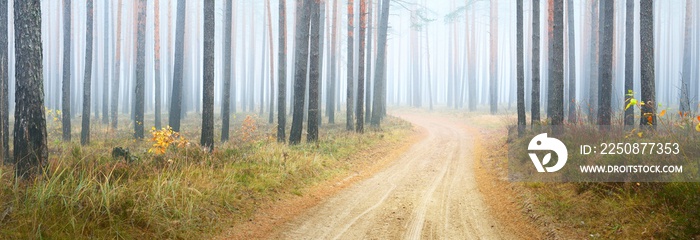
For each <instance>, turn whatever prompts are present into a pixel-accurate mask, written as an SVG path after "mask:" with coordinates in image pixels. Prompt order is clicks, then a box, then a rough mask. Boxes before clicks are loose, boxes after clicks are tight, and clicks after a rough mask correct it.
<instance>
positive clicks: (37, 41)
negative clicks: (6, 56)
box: [14, 0, 49, 178]
mask: <svg viewBox="0 0 700 240" xmlns="http://www.w3.org/2000/svg"><path fill="white" fill-rule="evenodd" d="M14 16H15V25H14V26H15V56H16V57H15V87H16V91H15V102H16V103H17V106H16V107H15V126H14V159H15V171H16V176H18V177H20V178H27V177H29V176H31V175H33V174H37V173H41V168H42V167H43V166H44V165H45V164H46V162H47V159H48V157H49V151H48V148H47V147H46V118H45V116H46V115H45V110H44V91H43V90H42V88H43V85H44V79H43V75H42V74H41V73H42V72H43V65H42V64H41V63H42V48H43V47H42V42H41V1H40V0H15V1H14Z"/></svg>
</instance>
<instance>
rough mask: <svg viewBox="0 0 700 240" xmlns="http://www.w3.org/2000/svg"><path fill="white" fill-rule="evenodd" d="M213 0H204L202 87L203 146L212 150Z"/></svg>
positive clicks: (214, 12) (201, 141)
mask: <svg viewBox="0 0 700 240" xmlns="http://www.w3.org/2000/svg"><path fill="white" fill-rule="evenodd" d="M214 5H215V4H214V0H204V6H203V8H204V46H203V51H204V52H203V53H204V56H203V57H204V59H203V60H204V69H203V72H204V73H203V76H202V78H203V87H202V91H203V92H202V138H201V140H200V144H201V145H202V146H203V147H206V148H207V149H209V151H212V150H214V38H215V37H214V36H215V33H216V28H215V25H214V24H215V22H216V21H214V16H216V11H215V8H214Z"/></svg>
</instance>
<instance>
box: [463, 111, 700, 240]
mask: <svg viewBox="0 0 700 240" xmlns="http://www.w3.org/2000/svg"><path fill="white" fill-rule="evenodd" d="M671 111H672V110H671V109H666V110H663V109H660V111H659V113H658V114H657V115H656V119H657V120H658V125H657V130H655V131H653V132H652V131H651V130H640V128H639V126H635V129H636V130H632V129H629V130H627V131H628V132H627V134H626V135H624V136H618V137H619V138H625V137H627V138H631V140H627V141H628V142H630V141H641V140H644V141H650V142H654V141H656V142H668V141H676V142H679V141H681V142H683V144H682V145H683V146H684V149H683V151H684V152H685V155H686V156H687V157H688V158H689V160H691V161H697V160H698V158H697V156H700V147H699V146H700V130H697V129H696V127H697V126H698V125H700V122H699V120H700V119H697V117H696V116H690V115H689V114H679V113H678V112H676V113H675V114H670V113H671ZM667 112H668V113H667ZM579 116H581V115H579ZM458 117H460V118H462V119H464V120H463V121H465V122H468V123H470V124H471V125H472V126H475V127H477V128H478V129H479V130H480V132H481V140H482V141H481V148H482V149H502V150H499V151H479V152H477V154H478V155H479V159H480V161H479V164H480V166H482V167H484V168H485V169H486V172H487V174H489V175H492V176H493V177H486V178H479V180H480V183H479V185H480V188H489V186H490V185H494V186H490V188H499V189H504V191H506V190H507V192H509V193H512V194H513V195H514V196H507V197H508V198H510V200H508V201H512V204H513V205H514V207H513V208H514V209H516V211H517V210H519V211H520V212H521V213H522V214H523V216H525V217H527V218H528V219H529V220H530V221H532V222H535V223H536V224H537V225H538V226H539V227H540V230H541V231H542V232H543V234H544V235H545V236H547V237H551V238H564V239H566V238H576V239H581V238H588V239H650V238H654V239H694V238H698V237H700V184H699V183H692V182H690V183H688V182H672V183H643V182H641V183H637V182H629V183H603V182H601V183H542V182H522V183H521V182H509V181H508V148H509V147H510V146H513V145H518V144H516V143H515V142H512V141H526V142H529V141H530V138H526V137H524V138H519V139H518V138H517V136H516V137H513V138H511V139H510V140H509V139H508V134H509V131H508V129H507V126H512V125H514V123H515V119H516V118H515V116H514V115H511V114H507V115H501V116H496V117H497V118H500V120H496V121H494V120H493V117H487V116H479V115H478V114H471V113H464V114H460V116H458ZM614 119H617V120H614V121H613V124H618V125H622V116H617V117H616V118H614ZM637 120H639V119H637ZM544 124H546V123H544ZM578 124H579V125H568V124H565V125H564V126H565V127H568V128H570V129H577V128H585V127H586V126H589V125H590V124H589V123H588V121H587V120H585V119H582V121H580V122H579V123H578ZM494 125H500V126H497V127H494ZM581 125H583V126H581ZM528 128H529V127H528ZM510 130H511V131H510V132H511V134H513V135H517V130H516V129H515V127H512V129H510ZM574 131H576V130H574ZM640 132H642V133H641V134H640ZM583 133H584V132H579V133H576V132H573V133H572V132H567V134H565V135H564V136H562V139H561V140H562V141H565V142H566V141H579V142H580V141H585V139H589V140H590V139H598V140H600V139H599V138H601V137H602V135H603V134H601V135H600V136H593V135H590V133H591V132H590V131H586V132H585V133H586V134H589V135H583ZM520 145H522V144H520ZM640 157H645V158H653V157H656V158H659V156H640ZM647 160H648V159H647ZM662 160H663V159H661V158H659V159H657V161H662ZM570 161H576V160H574V159H570ZM484 181H496V183H486V182H484ZM483 185H485V186H483ZM482 192H488V191H483V190H482ZM487 195H488V194H487ZM501 197H503V196H501ZM486 198H487V199H489V196H486ZM492 208H493V209H494V210H495V211H496V212H498V211H505V210H503V209H505V208H504V207H502V206H492ZM496 214H497V215H498V213H496Z"/></svg>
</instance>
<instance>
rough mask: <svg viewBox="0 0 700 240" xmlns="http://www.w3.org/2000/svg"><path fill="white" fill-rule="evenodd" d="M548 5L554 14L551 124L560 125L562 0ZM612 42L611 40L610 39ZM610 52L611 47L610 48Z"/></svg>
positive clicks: (562, 59) (562, 116)
mask: <svg viewBox="0 0 700 240" xmlns="http://www.w3.org/2000/svg"><path fill="white" fill-rule="evenodd" d="M550 1H551V2H550V3H553V5H550V7H553V10H554V11H552V12H553V13H554V16H551V17H550V18H553V20H554V22H553V23H554V26H553V27H554V30H553V38H552V39H551V41H553V42H552V43H551V46H552V49H551V51H552V56H553V62H552V64H551V65H550V66H549V67H550V68H552V75H550V76H549V77H550V78H551V79H552V85H550V86H549V87H550V93H549V94H551V95H552V101H551V102H549V106H551V107H552V125H562V124H563V122H564V0H550ZM611 22H612V21H611ZM611 43H612V41H611ZM611 52H612V49H611Z"/></svg>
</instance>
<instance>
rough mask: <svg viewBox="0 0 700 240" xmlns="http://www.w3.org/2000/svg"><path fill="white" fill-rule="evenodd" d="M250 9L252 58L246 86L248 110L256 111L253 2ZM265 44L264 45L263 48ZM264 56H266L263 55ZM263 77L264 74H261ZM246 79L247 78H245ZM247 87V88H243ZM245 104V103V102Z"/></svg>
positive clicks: (249, 63) (249, 62)
mask: <svg viewBox="0 0 700 240" xmlns="http://www.w3.org/2000/svg"><path fill="white" fill-rule="evenodd" d="M251 8H252V9H251V11H250V35H249V37H250V41H249V44H250V55H249V56H250V60H249V61H248V73H249V74H248V80H247V81H248V82H247V83H246V86H247V87H248V89H247V90H245V91H246V100H245V101H246V102H245V103H246V104H248V112H254V111H255V63H254V62H255V51H254V49H255V29H256V28H255V8H254V5H252V4H251ZM264 47H265V45H263V48H264ZM262 57H263V58H264V56H262ZM260 77H261V78H262V76H260ZM244 81H245V80H244ZM243 89H246V88H243ZM244 105H245V104H244Z"/></svg>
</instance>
